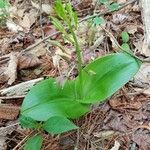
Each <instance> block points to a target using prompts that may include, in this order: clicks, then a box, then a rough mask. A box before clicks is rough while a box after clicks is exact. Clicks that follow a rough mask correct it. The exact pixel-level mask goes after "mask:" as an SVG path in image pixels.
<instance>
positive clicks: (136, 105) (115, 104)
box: [109, 99, 142, 110]
mask: <svg viewBox="0 0 150 150" xmlns="http://www.w3.org/2000/svg"><path fill="white" fill-rule="evenodd" d="M109 104H110V106H111V107H112V108H113V109H116V110H123V109H132V110H138V109H140V108H141V107H142V104H141V102H138V101H130V102H122V101H120V99H117V100H116V99H111V100H110V101H109Z"/></svg>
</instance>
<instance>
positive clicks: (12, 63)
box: [5, 53, 18, 85]
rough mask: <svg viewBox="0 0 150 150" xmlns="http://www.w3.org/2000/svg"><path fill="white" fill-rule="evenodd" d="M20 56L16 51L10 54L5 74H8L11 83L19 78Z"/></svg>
mask: <svg viewBox="0 0 150 150" xmlns="http://www.w3.org/2000/svg"><path fill="white" fill-rule="evenodd" d="M17 66H18V58H17V54H16V53H11V54H10V60H9V64H8V67H7V70H6V72H5V74H6V75H7V76H8V78H9V80H8V84H9V85H11V84H12V83H14V82H15V80H16V78H17Z"/></svg>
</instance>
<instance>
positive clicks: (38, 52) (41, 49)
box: [30, 41, 46, 57]
mask: <svg viewBox="0 0 150 150" xmlns="http://www.w3.org/2000/svg"><path fill="white" fill-rule="evenodd" d="M36 42H38V41H36ZM30 53H31V54H33V55H34V56H37V57H40V56H43V55H45V54H46V48H45V44H44V43H41V44H40V45H38V46H36V47H34V48H33V49H31V50H30Z"/></svg>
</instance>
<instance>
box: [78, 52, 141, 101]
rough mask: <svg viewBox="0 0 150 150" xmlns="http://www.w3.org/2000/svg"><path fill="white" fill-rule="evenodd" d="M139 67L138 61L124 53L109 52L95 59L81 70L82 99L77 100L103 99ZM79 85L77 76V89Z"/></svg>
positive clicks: (128, 78)
mask: <svg viewBox="0 0 150 150" xmlns="http://www.w3.org/2000/svg"><path fill="white" fill-rule="evenodd" d="M139 67H140V62H139V61H137V60H136V59H135V58H133V57H132V56H130V55H128V54H126V53H117V54H111V55H107V56H105V57H102V58H98V59H96V60H95V61H93V62H92V63H90V64H89V65H87V66H86V67H85V68H84V69H83V71H82V73H83V77H82V78H83V81H82V83H83V91H82V92H83V93H82V95H83V100H79V101H80V102H82V103H95V102H98V101H104V100H105V99H106V98H108V97H110V96H111V95H112V94H114V93H115V92H116V91H117V90H118V89H119V88H121V87H122V86H123V85H125V84H126V83H127V82H128V81H129V80H130V79H131V78H132V77H133V76H134V75H135V73H136V72H137V71H138V70H139ZM90 72H93V73H92V74H91V73H90ZM79 85H80V83H79V78H77V81H76V87H77V89H79ZM78 92H80V91H78Z"/></svg>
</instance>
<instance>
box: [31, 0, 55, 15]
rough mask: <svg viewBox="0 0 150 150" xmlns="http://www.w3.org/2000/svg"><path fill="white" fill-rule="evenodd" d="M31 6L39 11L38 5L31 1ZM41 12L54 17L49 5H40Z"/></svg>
mask: <svg viewBox="0 0 150 150" xmlns="http://www.w3.org/2000/svg"><path fill="white" fill-rule="evenodd" d="M31 4H32V6H33V7H35V8H36V9H40V5H39V4H38V3H35V2H33V1H31ZM42 11H43V12H45V13H46V14H48V15H54V14H55V12H54V9H53V7H52V6H51V5H49V4H42Z"/></svg>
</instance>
